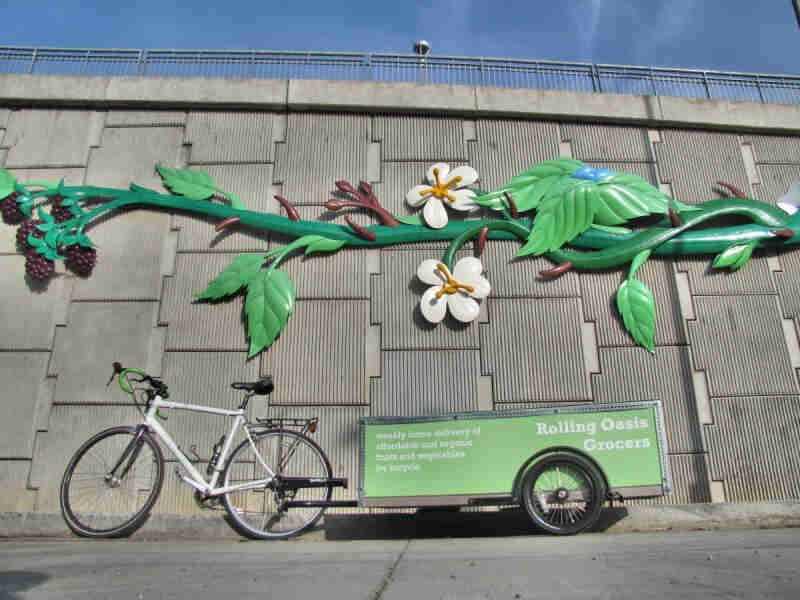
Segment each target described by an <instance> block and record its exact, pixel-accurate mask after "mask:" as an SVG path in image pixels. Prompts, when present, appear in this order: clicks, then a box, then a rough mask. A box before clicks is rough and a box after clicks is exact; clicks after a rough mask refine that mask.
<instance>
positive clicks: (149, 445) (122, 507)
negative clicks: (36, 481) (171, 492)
mask: <svg viewBox="0 0 800 600" xmlns="http://www.w3.org/2000/svg"><path fill="white" fill-rule="evenodd" d="M135 435H136V428H135V427H112V428H110V429H106V430H104V431H101V432H100V433H98V434H96V435H94V436H93V437H91V438H89V439H88V440H87V441H86V442H84V443H83V445H82V446H81V447H80V448H78V451H77V452H75V454H74V455H73V457H72V458H71V459H70V461H69V463H68V464H67V468H66V470H65V471H64V477H63V478H62V480H61V489H60V493H59V499H60V503H61V514H62V516H63V517H64V520H65V521H66V523H67V526H68V527H69V528H70V529H71V530H72V531H73V532H74V533H75V534H77V535H80V536H82V537H91V538H112V537H123V536H126V535H130V534H132V533H133V532H134V531H136V530H137V529H139V527H141V526H142V525H143V524H144V522H145V521H146V520H147V517H148V516H149V514H150V510H151V509H152V508H153V504H155V502H156V500H157V499H158V495H159V494H160V493H161V487H162V486H163V484H164V456H163V454H162V453H161V449H160V448H159V446H158V444H156V442H154V441H153V438H152V437H151V436H150V434H149V433H147V432H146V431H145V432H143V433H142V438H141V439H142V441H143V445H142V446H141V447H140V449H139V451H138V452H137V454H136V456H135V460H134V461H133V463H132V464H131V465H130V468H129V469H127V472H126V474H125V475H124V478H123V479H122V480H121V481H119V480H118V481H115V482H113V483H109V480H108V477H107V475H108V471H109V469H111V468H113V466H114V465H115V464H117V462H118V461H119V459H120V457H121V456H122V453H124V452H125V450H126V449H127V448H128V445H129V444H130V442H131V441H132V440H133V439H134V436H135ZM98 467H99V468H98ZM145 485H147V486H149V487H147V488H144V489H143V486H145ZM95 491H96V492H98V493H97V494H96V495H95V496H91V494H92V493H93V492H95ZM129 507H130V508H129Z"/></svg>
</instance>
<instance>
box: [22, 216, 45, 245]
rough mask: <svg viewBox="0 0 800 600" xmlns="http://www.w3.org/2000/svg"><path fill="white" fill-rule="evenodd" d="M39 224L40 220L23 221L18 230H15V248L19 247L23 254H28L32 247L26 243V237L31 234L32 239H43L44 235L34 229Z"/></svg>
mask: <svg viewBox="0 0 800 600" xmlns="http://www.w3.org/2000/svg"><path fill="white" fill-rule="evenodd" d="M41 222H42V221H41V219H36V220H33V221H25V222H24V223H23V224H22V225H20V226H19V229H17V246H19V249H20V250H22V253H23V254H28V253H29V252H30V251H31V250H33V246H31V245H30V244H29V243H28V236H29V235H30V234H31V233H33V237H36V238H39V239H41V238H43V237H44V233H42V232H41V231H39V230H38V229H36V226H37V225H39V224H40V223H41Z"/></svg>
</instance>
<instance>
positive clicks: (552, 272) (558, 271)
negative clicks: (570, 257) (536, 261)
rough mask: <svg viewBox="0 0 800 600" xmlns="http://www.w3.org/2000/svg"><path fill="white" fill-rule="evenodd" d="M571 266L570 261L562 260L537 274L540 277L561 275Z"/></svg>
mask: <svg viewBox="0 0 800 600" xmlns="http://www.w3.org/2000/svg"><path fill="white" fill-rule="evenodd" d="M571 268H572V263H571V262H569V261H565V262H562V263H561V264H560V265H556V266H555V267H553V268H552V269H545V270H544V271H539V275H541V276H542V277H558V276H560V275H563V274H564V273H566V272H567V271H569V270H570V269H571Z"/></svg>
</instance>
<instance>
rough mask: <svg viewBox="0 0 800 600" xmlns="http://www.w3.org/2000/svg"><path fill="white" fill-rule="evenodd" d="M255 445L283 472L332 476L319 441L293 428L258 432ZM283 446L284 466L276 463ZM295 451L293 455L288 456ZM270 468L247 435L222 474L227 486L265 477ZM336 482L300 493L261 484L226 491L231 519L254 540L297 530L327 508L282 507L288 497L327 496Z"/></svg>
mask: <svg viewBox="0 0 800 600" xmlns="http://www.w3.org/2000/svg"><path fill="white" fill-rule="evenodd" d="M252 437H253V444H254V445H255V447H256V449H257V451H258V452H259V454H260V455H261V457H262V458H263V459H264V462H265V463H266V464H267V465H269V467H270V468H271V469H272V470H273V471H275V472H276V473H279V474H281V475H283V476H287V477H289V476H294V477H314V478H330V477H331V466H330V462H329V461H328V457H327V456H325V452H323V450H322V448H320V447H319V446H318V445H317V443H316V442H314V440H312V439H310V438H308V437H306V436H304V435H301V434H299V433H296V432H294V431H289V430H285V429H284V430H280V429H272V430H269V431H264V432H261V433H258V434H255V435H253V436H252ZM279 445H282V446H283V448H282V451H283V452H284V459H283V462H284V464H283V467H282V468H276V466H275V465H276V464H277V451H278V448H279ZM288 452H291V454H290V455H289V456H286V454H287V453H288ZM267 477H268V473H267V472H266V470H265V469H264V468H263V466H261V465H260V464H259V461H258V460H257V458H256V457H255V455H254V454H253V447H252V446H251V445H250V442H249V441H248V440H244V441H243V442H242V443H241V444H239V446H237V448H236V449H235V450H234V451H233V454H231V457H230V459H229V460H228V462H227V464H226V465H225V470H224V472H223V474H222V480H223V484H222V485H223V486H229V485H236V484H239V483H245V482H247V481H254V480H259V479H265V478H267ZM332 492H333V486H323V487H315V488H301V489H299V490H296V492H295V494H294V495H292V494H291V492H289V491H287V490H286V489H282V488H280V486H278V487H275V486H274V485H268V486H264V487H262V488H259V489H254V490H245V491H238V492H228V493H226V494H223V495H222V500H223V503H224V505H225V510H227V511H228V515H229V517H230V519H229V520H228V524H229V525H230V526H231V527H232V528H233V529H234V531H236V532H237V533H239V534H241V535H243V536H245V537H249V538H251V539H261V540H264V539H280V538H287V537H291V536H294V535H297V534H299V533H301V532H303V531H305V530H307V529H308V528H310V527H312V526H313V525H314V524H315V523H316V522H317V521H318V520H319V519H320V517H322V513H324V512H325V507H314V508H290V509H284V510H279V505H280V503H281V502H282V501H283V500H286V499H294V500H318V501H328V500H330V498H331V494H332Z"/></svg>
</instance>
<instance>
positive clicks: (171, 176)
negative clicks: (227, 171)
mask: <svg viewBox="0 0 800 600" xmlns="http://www.w3.org/2000/svg"><path fill="white" fill-rule="evenodd" d="M156 171H158V174H159V175H161V179H162V180H163V181H164V185H165V186H166V187H168V188H169V189H170V190H171V191H172V192H173V193H174V194H180V195H182V196H183V197H185V198H189V199H190V200H207V199H208V198H211V196H213V195H214V193H215V192H216V193H218V194H219V195H220V196H222V197H223V198H227V199H228V200H230V202H231V207H233V208H235V209H237V210H245V209H246V207H245V205H244V203H243V202H242V201H241V200H239V199H238V198H237V197H236V196H234V195H233V194H230V193H228V192H226V191H224V190H221V189H220V188H218V187H216V186H215V185H214V179H213V178H212V177H211V175H209V174H208V173H205V172H204V171H193V170H191V169H170V168H169V167H163V166H161V165H156Z"/></svg>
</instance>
